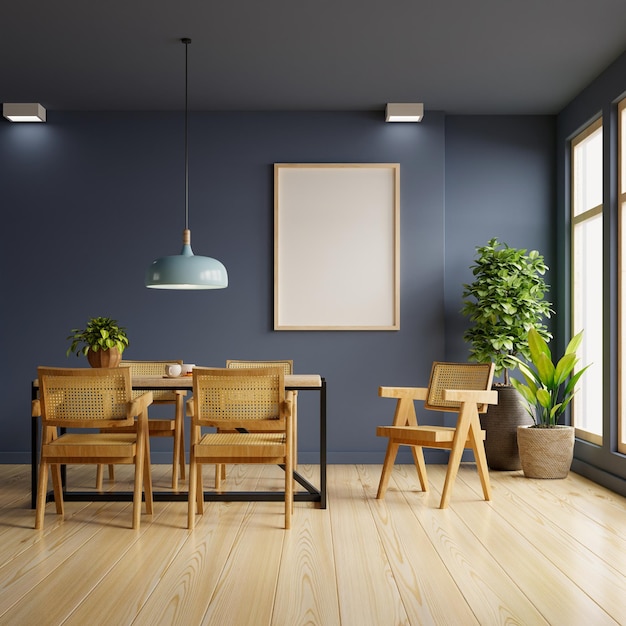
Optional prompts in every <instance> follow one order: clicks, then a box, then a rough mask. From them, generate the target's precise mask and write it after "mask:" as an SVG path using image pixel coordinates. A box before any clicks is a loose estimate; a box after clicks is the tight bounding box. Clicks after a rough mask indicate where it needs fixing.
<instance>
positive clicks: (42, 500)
mask: <svg viewBox="0 0 626 626" xmlns="http://www.w3.org/2000/svg"><path fill="white" fill-rule="evenodd" d="M38 480H39V482H38V483H37V509H36V512H35V529H37V530H39V529H41V528H43V518H44V514H45V512H46V492H47V491H48V463H47V461H41V462H40V463H39V478H38Z"/></svg>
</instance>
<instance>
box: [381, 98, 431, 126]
mask: <svg viewBox="0 0 626 626" xmlns="http://www.w3.org/2000/svg"><path fill="white" fill-rule="evenodd" d="M423 117H424V104H423V103H422V102H394V103H392V102H390V103H388V104H387V109H386V111H385V121H386V122H421V121H422V118H423Z"/></svg>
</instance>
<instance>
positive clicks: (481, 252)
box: [461, 238, 553, 385]
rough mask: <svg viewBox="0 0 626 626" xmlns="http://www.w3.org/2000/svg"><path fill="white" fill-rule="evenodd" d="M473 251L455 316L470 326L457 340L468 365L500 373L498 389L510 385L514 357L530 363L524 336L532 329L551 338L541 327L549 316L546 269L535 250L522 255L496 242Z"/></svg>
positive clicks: (546, 337)
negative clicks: (464, 345) (469, 277)
mask: <svg viewBox="0 0 626 626" xmlns="http://www.w3.org/2000/svg"><path fill="white" fill-rule="evenodd" d="M476 251H477V258H476V259H475V262H474V264H473V265H472V266H471V269H472V273H473V274H474V281H473V282H472V283H470V284H464V285H463V308H462V309H461V312H462V313H463V314H464V315H466V316H467V317H469V319H470V321H471V322H472V326H471V327H470V328H468V329H467V330H466V331H465V333H464V335H463V338H464V339H465V341H467V342H468V343H470V344H471V348H470V360H472V361H477V362H479V363H488V362H493V363H494V365H495V374H496V376H500V375H501V374H502V373H504V384H505V385H510V382H509V370H512V369H515V367H516V366H517V362H516V360H515V357H516V356H518V355H522V356H524V357H526V358H529V357H530V352H529V348H528V338H527V337H528V331H529V330H530V329H531V328H535V329H536V330H537V332H538V333H539V334H540V335H541V336H543V337H544V338H545V339H551V337H552V335H551V334H550V333H549V332H548V329H547V327H546V326H545V325H544V324H543V320H544V319H545V318H549V317H550V315H551V314H552V313H553V311H552V309H551V303H550V302H548V301H547V300H545V299H544V296H545V294H546V292H547V290H548V285H546V283H545V281H544V279H543V275H544V274H545V272H546V270H547V269H548V266H547V265H546V264H545V263H544V259H543V256H542V255H541V254H539V252H537V250H531V251H530V252H529V253H528V254H527V253H526V250H525V249H523V248H522V249H520V248H511V247H509V246H508V245H507V244H501V243H500V242H499V241H498V240H497V239H496V238H493V239H491V240H489V242H488V243H487V245H485V246H481V247H477V248H476Z"/></svg>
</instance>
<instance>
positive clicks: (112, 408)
mask: <svg viewBox="0 0 626 626" xmlns="http://www.w3.org/2000/svg"><path fill="white" fill-rule="evenodd" d="M37 372H38V377H39V390H40V401H41V419H42V424H44V425H47V426H66V427H83V428H87V427H89V428H91V427H97V428H100V427H106V426H107V425H122V424H123V423H124V422H127V424H128V425H132V424H133V419H132V417H129V403H130V401H131V399H132V395H131V383H130V371H129V369H128V368H124V367H122V368H120V367H114V368H47V367H40V368H38V370H37Z"/></svg>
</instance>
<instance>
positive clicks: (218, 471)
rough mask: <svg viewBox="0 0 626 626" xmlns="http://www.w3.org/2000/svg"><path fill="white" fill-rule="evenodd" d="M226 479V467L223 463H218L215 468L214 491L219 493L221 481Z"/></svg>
mask: <svg viewBox="0 0 626 626" xmlns="http://www.w3.org/2000/svg"><path fill="white" fill-rule="evenodd" d="M225 478H226V465H225V464H224V463H218V464H217V465H216V466H215V490H216V491H221V489H222V480H223V479H225Z"/></svg>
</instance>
